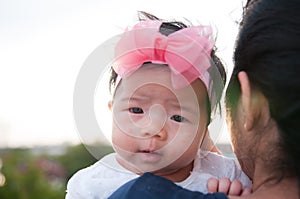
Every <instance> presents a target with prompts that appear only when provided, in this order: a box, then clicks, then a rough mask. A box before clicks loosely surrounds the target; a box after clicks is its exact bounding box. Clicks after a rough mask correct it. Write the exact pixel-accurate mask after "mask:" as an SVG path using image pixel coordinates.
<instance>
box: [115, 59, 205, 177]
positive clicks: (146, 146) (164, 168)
mask: <svg viewBox="0 0 300 199" xmlns="http://www.w3.org/2000/svg"><path fill="white" fill-rule="evenodd" d="M170 75H171V72H170V69H169V67H167V66H161V65H154V64H147V66H143V67H141V68H139V69H138V70H137V71H136V72H134V73H133V74H132V75H130V76H128V77H125V78H123V79H122V80H121V82H120V84H119V85H118V88H117V90H116V92H115V96H114V100H113V103H112V111H113V126H112V143H113V146H114V148H115V150H116V152H117V153H118V161H119V162H120V163H121V164H122V165H123V166H124V167H126V168H127V169H129V170H131V171H133V172H136V173H143V172H154V173H156V174H157V175H164V174H166V173H168V172H174V171H177V170H178V169H181V168H184V167H188V166H190V165H191V164H192V161H193V159H194V157H195V155H196V153H197V151H198V149H199V147H200V144H201V142H202V140H203V137H204V135H205V132H206V124H207V117H208V116H207V110H206V100H207V92H206V89H205V86H204V84H203V83H202V82H201V80H199V79H197V80H195V81H194V82H193V83H192V84H191V86H187V87H185V88H182V89H174V88H173V87H172V84H171V76H170Z"/></svg>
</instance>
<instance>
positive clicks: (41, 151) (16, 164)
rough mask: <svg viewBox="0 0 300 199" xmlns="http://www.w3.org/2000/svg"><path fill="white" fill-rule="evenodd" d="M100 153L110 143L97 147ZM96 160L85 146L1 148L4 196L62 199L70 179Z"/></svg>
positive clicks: (0, 194) (0, 181)
mask: <svg viewBox="0 0 300 199" xmlns="http://www.w3.org/2000/svg"><path fill="white" fill-rule="evenodd" d="M97 149H98V150H99V153H100V156H104V155H105V154H108V153H111V152H112V151H113V149H112V147H111V146H108V145H100V146H97ZM96 161H97V160H96V159H95V158H94V157H93V156H92V155H91V154H90V153H89V152H88V151H87V149H86V148H85V146H84V145H82V144H80V145H75V146H48V147H36V148H2V149H0V198H1V199H59V198H64V197H65V191H66V184H67V181H68V179H69V178H70V177H71V176H72V175H73V174H74V173H75V172H76V171H78V170H79V169H81V168H84V167H86V166H89V165H91V164H93V163H94V162H96Z"/></svg>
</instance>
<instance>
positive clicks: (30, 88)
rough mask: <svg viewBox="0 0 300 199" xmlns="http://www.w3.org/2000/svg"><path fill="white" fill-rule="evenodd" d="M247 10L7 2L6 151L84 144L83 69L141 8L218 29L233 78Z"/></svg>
mask: <svg viewBox="0 0 300 199" xmlns="http://www.w3.org/2000/svg"><path fill="white" fill-rule="evenodd" d="M241 8H242V0H228V1H223V0H206V1H204V0H185V1H174V0H173V1H171V0H164V1H158V0H152V1H145V0H132V1H119V0H98V1H94V0H51V1H50V0H44V1H39V0H26V1H24V0H11V1H5V0H0V147H7V146H9V147H18V146H36V145H52V144H62V143H70V144H73V143H74V144H75V143H79V142H81V137H80V135H79V134H78V131H77V128H76V124H75V122H74V116H73V92H74V86H75V82H76V78H77V76H78V74H79V71H80V69H81V68H82V65H83V63H84V61H85V60H86V59H87V57H88V56H89V55H90V54H91V53H92V52H93V51H94V50H95V49H96V48H97V47H98V46H99V45H101V44H102V43H103V42H104V41H106V40H107V39H109V38H111V37H113V36H115V35H116V34H120V33H121V32H122V30H124V29H125V28H126V26H127V25H131V24H133V23H134V22H135V21H136V19H137V18H136V16H137V11H139V10H143V11H147V12H150V13H152V14H154V15H156V16H158V17H160V18H163V19H176V20H185V19H187V20H189V21H191V22H192V23H193V24H199V23H201V24H210V25H212V26H213V27H214V29H215V30H216V32H217V34H216V36H217V47H218V55H219V56H220V57H221V58H222V59H223V61H224V63H225V65H226V67H227V70H228V72H231V68H232V61H231V59H232V58H231V57H232V50H233V46H234V41H235V37H236V34H237V30H238V26H237V24H236V22H237V21H238V20H239V19H240V16H241ZM105 103H106V101H105ZM105 103H104V104H105ZM105 108H106V107H105ZM106 114H107V113H106V112H105V111H103V118H108V117H109V115H108V116H107V115H106ZM101 115H102V112H101ZM105 123H106V122H105ZM226 135H227V132H225V133H224V135H223V138H221V141H222V140H225V141H226V139H228V137H227V136H226Z"/></svg>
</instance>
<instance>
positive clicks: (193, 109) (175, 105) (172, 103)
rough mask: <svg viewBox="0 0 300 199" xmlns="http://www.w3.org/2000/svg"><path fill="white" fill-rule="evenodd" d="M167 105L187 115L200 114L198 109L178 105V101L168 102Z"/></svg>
mask: <svg viewBox="0 0 300 199" xmlns="http://www.w3.org/2000/svg"><path fill="white" fill-rule="evenodd" d="M168 104H169V105H171V106H172V107H174V108H176V109H180V110H182V111H186V112H189V113H192V114H195V115H197V114H199V112H200V108H199V107H198V108H194V107H191V106H189V105H184V104H180V103H178V101H175V100H169V101H168Z"/></svg>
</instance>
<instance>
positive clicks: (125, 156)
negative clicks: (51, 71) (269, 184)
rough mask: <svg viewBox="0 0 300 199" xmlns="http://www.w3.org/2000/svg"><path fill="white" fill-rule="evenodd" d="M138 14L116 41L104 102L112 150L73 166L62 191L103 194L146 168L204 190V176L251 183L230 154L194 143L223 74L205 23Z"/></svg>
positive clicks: (71, 196) (199, 140) (203, 135)
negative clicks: (108, 98) (110, 119)
mask: <svg viewBox="0 0 300 199" xmlns="http://www.w3.org/2000/svg"><path fill="white" fill-rule="evenodd" d="M144 14H145V13H144ZM145 16H146V18H147V19H145V20H142V21H140V22H139V23H137V24H136V25H135V26H133V27H132V28H131V29H130V28H128V29H127V30H126V31H125V32H124V33H123V34H122V36H121V39H120V41H119V42H118V43H117V45H116V48H115V60H114V61H113V67H112V75H111V79H110V83H111V87H113V88H114V91H113V100H112V101H111V102H109V108H110V109H111V111H112V114H113V124H112V145H113V147H114V150H115V151H116V153H113V154H109V155H107V156H105V157H104V158H102V159H101V160H99V161H98V162H97V163H95V164H94V165H92V166H90V167H88V168H85V169H83V170H80V171H79V172H77V173H76V174H75V175H74V176H73V177H72V178H71V179H70V181H69V182H68V186H67V195H66V198H67V199H76V198H108V197H109V196H110V195H111V194H112V193H113V192H114V191H115V190H117V189H118V188H119V187H120V186H121V185H123V184H124V183H126V182H128V181H130V180H132V179H134V178H137V177H138V176H139V175H141V174H143V173H145V172H151V173H153V174H155V175H159V176H162V177H165V178H167V179H169V180H172V181H173V182H175V183H176V184H178V185H180V186H182V187H183V188H186V189H189V190H193V191H201V192H204V193H207V192H208V190H207V185H206V184H207V181H208V180H209V179H210V178H216V179H222V178H228V179H229V180H231V181H233V180H236V179H237V180H239V181H240V182H241V183H242V185H243V187H249V186H251V182H250V180H249V179H248V177H247V176H246V175H245V174H244V173H243V172H242V171H241V170H240V168H239V166H238V165H237V164H236V162H235V160H233V159H229V158H226V157H223V156H221V155H219V154H217V153H213V152H210V151H203V150H200V147H201V145H202V144H203V143H204V142H207V140H206V139H207V138H208V137H209V136H207V134H208V129H207V127H208V124H209V123H210V117H211V112H212V111H213V110H215V109H216V107H217V106H218V104H219V102H220V97H221V94H222V89H223V87H224V82H225V75H224V74H225V73H224V68H223V65H222V63H221V62H220V60H219V59H218V58H217V57H216V55H215V52H214V50H213V48H214V40H213V39H212V30H211V28H210V27H209V26H191V27H187V26H186V25H184V24H183V23H179V22H162V21H161V20H158V18H156V17H154V16H152V15H149V14H145ZM222 78H224V79H222Z"/></svg>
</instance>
